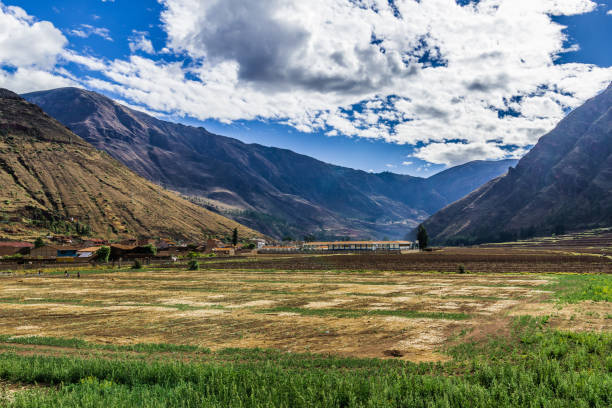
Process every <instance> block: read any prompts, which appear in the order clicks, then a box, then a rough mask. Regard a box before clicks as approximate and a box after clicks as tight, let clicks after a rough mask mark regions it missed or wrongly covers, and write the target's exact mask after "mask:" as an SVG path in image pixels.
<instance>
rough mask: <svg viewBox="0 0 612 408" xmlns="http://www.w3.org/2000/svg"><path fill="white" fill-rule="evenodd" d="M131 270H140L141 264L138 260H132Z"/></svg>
mask: <svg viewBox="0 0 612 408" xmlns="http://www.w3.org/2000/svg"><path fill="white" fill-rule="evenodd" d="M132 269H142V262H140V259H135V260H134V263H133V264H132Z"/></svg>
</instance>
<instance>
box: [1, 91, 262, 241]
mask: <svg viewBox="0 0 612 408" xmlns="http://www.w3.org/2000/svg"><path fill="white" fill-rule="evenodd" d="M0 184H1V185H2V187H3V188H2V190H1V191H0V202H2V208H1V211H0V212H1V214H0V215H1V216H2V217H1V218H2V221H3V222H2V224H3V225H2V228H1V230H0V235H1V236H4V237H8V238H11V237H23V236H28V237H30V238H31V237H34V236H38V235H40V234H41V233H45V232H49V231H53V232H66V233H70V232H74V231H73V230H74V229H77V230H81V232H82V229H86V230H88V231H91V233H92V234H93V235H96V236H100V237H106V238H112V239H115V238H125V237H135V238H139V237H147V238H153V237H170V238H175V239H187V240H196V239H198V240H202V239H205V238H206V236H207V235H211V236H229V235H230V234H231V232H232V230H233V228H239V230H240V231H241V233H242V236H260V234H259V233H257V232H255V231H253V230H251V229H248V228H246V227H244V226H242V225H240V224H238V223H236V222H235V221H232V220H229V219H227V218H224V217H222V216H220V215H218V214H215V213H212V212H210V211H208V210H206V209H204V208H201V207H199V206H196V205H195V204H192V203H189V202H188V201H186V200H184V199H182V198H180V197H178V196H177V195H176V194H174V193H172V192H169V191H166V190H164V189H162V188H161V187H159V186H157V185H155V184H153V183H151V182H149V181H147V180H145V179H143V178H141V177H140V176H137V175H136V174H134V173H133V172H132V171H130V170H129V169H128V168H127V167H125V166H124V165H123V164H121V163H120V162H119V161H117V160H115V159H113V158H111V156H110V155H108V154H107V153H105V152H102V151H99V150H97V149H95V148H94V147H93V146H91V145H90V144H89V143H87V142H86V141H85V140H83V139H81V138H80V137H79V136H77V135H75V134H74V133H72V132H71V131H69V130H68V129H67V128H66V127H65V126H64V125H62V124H61V123H60V122H58V121H57V120H55V119H54V118H52V117H50V116H49V115H47V114H46V113H45V112H44V111H43V110H42V109H41V108H40V107H38V106H37V105H34V104H32V103H30V102H27V101H26V100H25V99H23V98H21V97H19V96H18V95H17V94H15V93H13V92H11V91H9V90H5V89H2V90H0ZM77 224H78V225H79V227H76V225H77ZM85 226H86V228H85ZM81 227H82V228H81Z"/></svg>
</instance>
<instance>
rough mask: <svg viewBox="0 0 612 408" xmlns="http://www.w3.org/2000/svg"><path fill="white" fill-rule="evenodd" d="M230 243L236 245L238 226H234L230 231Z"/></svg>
mask: <svg viewBox="0 0 612 408" xmlns="http://www.w3.org/2000/svg"><path fill="white" fill-rule="evenodd" d="M232 245H233V246H236V245H238V228H234V231H233V232H232Z"/></svg>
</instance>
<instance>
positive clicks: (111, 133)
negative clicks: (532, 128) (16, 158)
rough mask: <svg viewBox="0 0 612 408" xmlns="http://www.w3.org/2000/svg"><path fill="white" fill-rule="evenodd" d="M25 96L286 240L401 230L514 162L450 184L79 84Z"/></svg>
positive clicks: (97, 141) (101, 143)
mask: <svg viewBox="0 0 612 408" xmlns="http://www.w3.org/2000/svg"><path fill="white" fill-rule="evenodd" d="M24 97H26V98H27V99H28V100H30V101H31V102H34V103H36V104H38V105H40V106H41V107H42V108H43V109H44V110H45V111H46V112H48V113H49V114H50V115H51V116H53V117H55V118H57V119H58V120H59V121H60V122H62V123H63V124H64V125H66V126H67V127H69V128H71V129H72V130H73V131H74V132H75V133H77V134H79V135H80V136H81V137H83V138H84V139H85V140H87V141H88V142H90V143H91V144H92V145H94V146H95V147H97V148H99V149H100V150H104V151H107V152H108V153H109V154H110V155H111V156H113V157H115V158H116V159H118V160H119V161H121V162H122V163H124V164H125V165H127V166H128V167H129V168H131V169H132V170H134V171H135V172H136V173H138V174H139V175H141V176H143V177H145V178H147V179H149V180H151V181H153V182H155V183H157V184H160V185H163V186H165V187H167V188H170V189H171V190H174V191H177V192H179V193H181V194H183V195H185V196H187V197H189V198H190V199H191V200H192V201H194V202H198V203H199V204H201V205H204V206H207V207H208V208H216V209H218V210H219V211H221V212H223V213H225V214H228V215H229V216H231V217H232V218H233V219H235V220H237V221H239V222H241V223H244V224H246V225H248V226H250V227H252V228H255V229H257V230H260V231H262V232H264V233H266V234H268V235H273V236H276V237H279V238H280V237H281V236H284V235H291V236H293V237H294V238H300V237H301V236H302V235H305V234H312V233H314V234H317V235H318V236H321V237H329V238H334V237H342V236H349V237H353V238H359V237H375V238H382V237H392V238H399V237H403V236H405V235H406V234H407V233H408V232H409V231H410V230H411V229H412V228H413V227H414V226H416V225H417V224H418V223H419V222H421V221H422V220H424V219H426V218H427V217H428V216H429V215H430V214H432V213H433V212H435V211H436V210H438V209H439V208H442V207H443V206H445V205H447V204H449V203H450V202H452V201H454V200H456V199H458V198H460V197H462V196H463V195H465V194H467V193H468V192H470V191H472V190H473V188H475V187H478V186H479V185H481V184H482V183H484V182H486V181H488V180H490V179H491V178H492V177H496V176H498V175H500V174H502V173H504V172H505V171H506V170H507V168H508V167H509V166H510V165H513V164H514V162H513V161H508V162H500V163H495V162H490V163H485V165H484V166H482V169H479V170H478V171H479V175H478V176H474V175H469V174H466V175H465V176H463V177H464V178H468V179H470V178H471V179H478V181H477V182H476V184H477V185H473V183H472V184H471V183H470V182H469V181H466V180H464V181H461V182H456V181H455V182H456V183H457V186H456V187H455V188H451V187H449V183H447V184H446V187H442V184H444V182H443V181H441V180H442V176H439V177H438V178H433V179H432V181H431V182H428V181H427V180H429V179H424V178H420V177H414V176H408V175H399V174H395V173H388V172H383V173H374V174H372V173H368V172H365V171H362V170H354V169H349V168H345V167H341V166H337V165H332V164H328V163H324V162H322V161H320V160H317V159H314V158H312V157H309V156H306V155H302V154H299V153H295V152H293V151H291V150H287V149H281V148H276V147H267V146H263V145H259V144H246V143H243V142H241V141H239V140H237V139H233V138H229V137H226V136H220V135H215V134H213V133H210V132H208V131H207V130H206V129H204V128H201V127H200V128H196V127H192V126H186V125H182V124H176V123H171V122H167V121H162V120H159V119H156V118H154V117H151V116H149V115H147V114H145V113H142V112H138V111H135V110H133V109H130V108H127V107H125V106H123V105H120V104H118V103H117V102H115V101H113V100H112V99H110V98H107V97H105V96H103V95H100V94H98V93H95V92H92V91H86V90H81V89H79V88H59V89H55V90H49V91H40V92H33V93H29V94H25V95H24ZM468 168H469V166H468ZM467 173H469V171H468V172H467ZM434 177H435V176H434ZM450 184H452V183H450ZM438 190H440V191H438Z"/></svg>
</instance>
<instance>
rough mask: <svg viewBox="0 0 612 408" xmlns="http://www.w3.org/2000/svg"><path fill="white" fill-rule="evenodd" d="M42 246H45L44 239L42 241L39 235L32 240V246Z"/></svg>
mask: <svg viewBox="0 0 612 408" xmlns="http://www.w3.org/2000/svg"><path fill="white" fill-rule="evenodd" d="M42 246H45V241H43V239H42V238H41V237H38V238H36V241H34V248H40V247H42Z"/></svg>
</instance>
